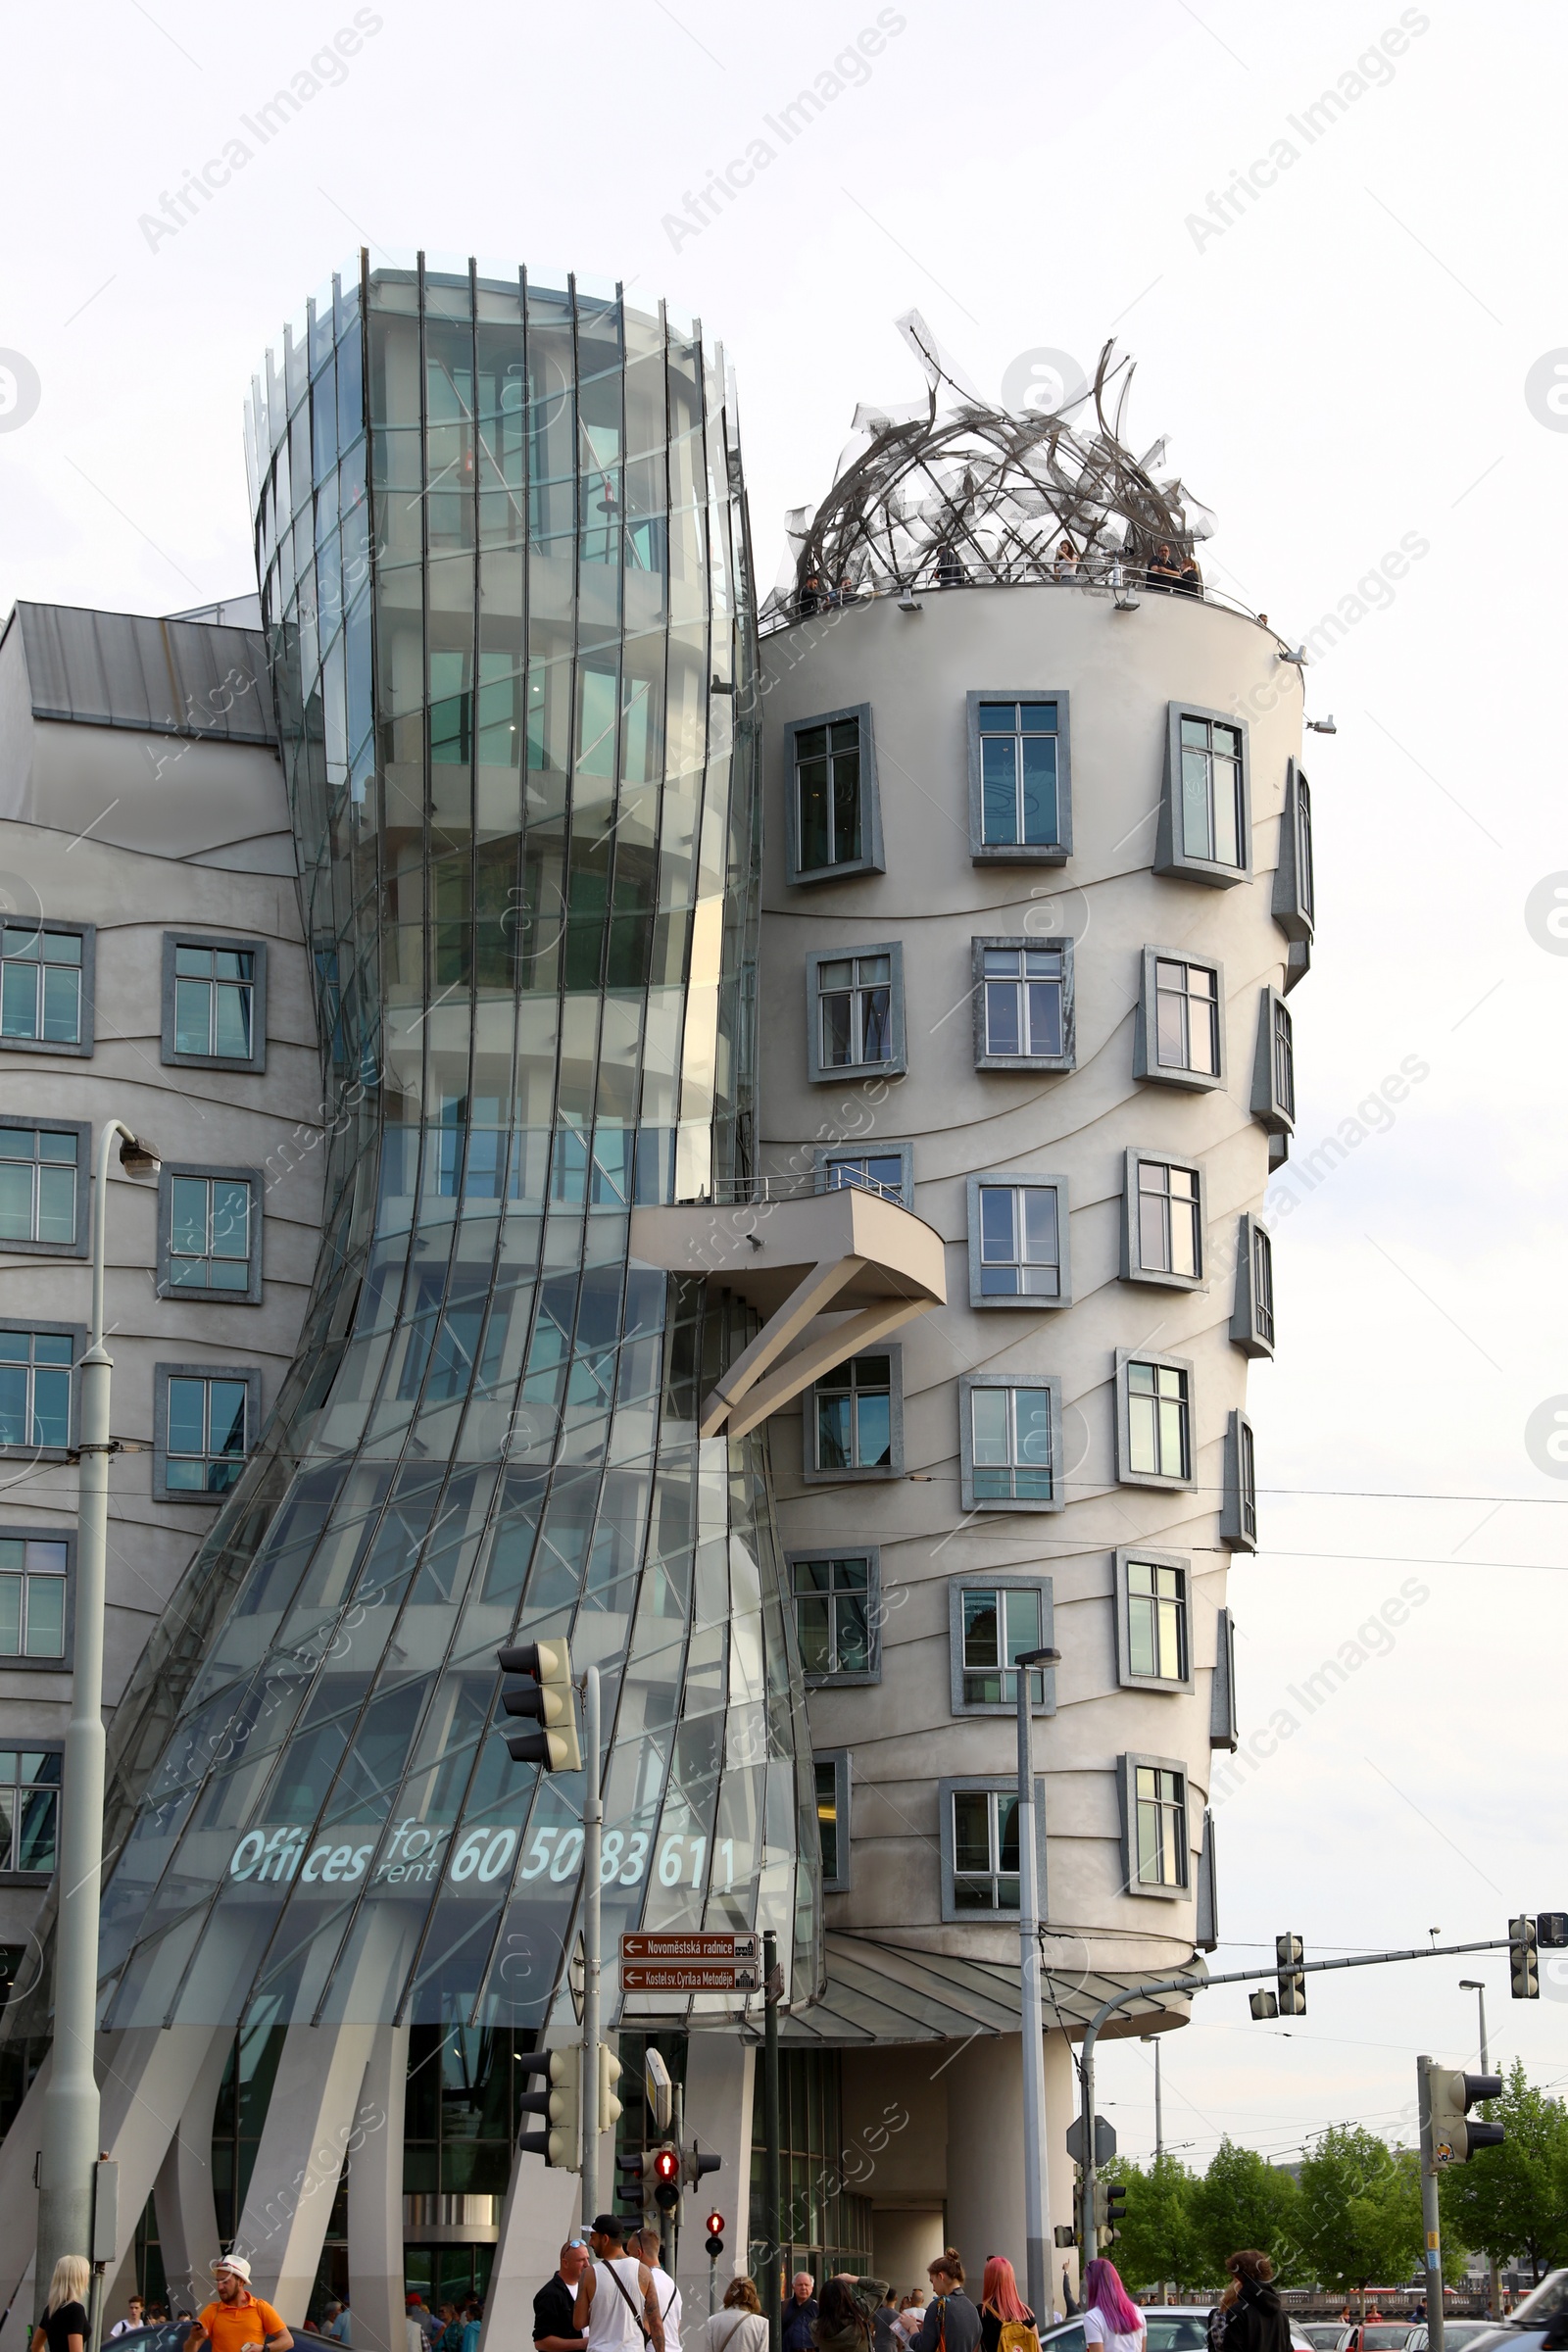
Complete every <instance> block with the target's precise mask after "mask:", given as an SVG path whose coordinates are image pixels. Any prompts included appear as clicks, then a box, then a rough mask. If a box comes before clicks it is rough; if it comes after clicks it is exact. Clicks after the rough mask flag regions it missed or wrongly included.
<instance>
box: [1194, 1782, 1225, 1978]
mask: <svg viewBox="0 0 1568 2352" xmlns="http://www.w3.org/2000/svg"><path fill="white" fill-rule="evenodd" d="M1196 1893H1197V1902H1198V1914H1197V1917H1196V1919H1195V1920H1194V1922H1193V1941H1194V1943H1196V1944H1197V1946H1198V1948H1199V1950H1200V1951H1201V1952H1212V1951H1216V1950H1217V1949H1218V1947H1219V1877H1218V1873H1217V1872H1216V1870H1215V1867H1214V1816H1213V1814H1212V1813H1211V1812H1210V1811H1209V1809H1208V1807H1207V1806H1206V1805H1205V1806H1204V1807H1203V1836H1202V1841H1201V1844H1200V1846H1199V1849H1198V1877H1197V1887H1196Z"/></svg>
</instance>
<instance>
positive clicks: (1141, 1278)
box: [1121, 1144, 1208, 1291]
mask: <svg viewBox="0 0 1568 2352" xmlns="http://www.w3.org/2000/svg"><path fill="white" fill-rule="evenodd" d="M1146 1161H1147V1162H1148V1164H1149V1165H1150V1166H1151V1167H1158V1168H1179V1169H1180V1170H1181V1171H1182V1173H1183V1174H1184V1175H1187V1176H1196V1177H1197V1179H1198V1272H1197V1273H1196V1274H1162V1273H1160V1272H1158V1271H1157V1270H1155V1271H1151V1269H1150V1268H1149V1267H1147V1266H1144V1265H1141V1264H1140V1263H1139V1255H1138V1253H1139V1246H1140V1245H1139V1239H1138V1235H1139V1220H1138V1215H1137V1205H1136V1204H1137V1202H1138V1201H1139V1199H1140V1197H1141V1196H1140V1193H1139V1185H1138V1171H1139V1169H1140V1168H1141V1167H1142V1166H1143V1165H1144V1164H1145V1162H1146ZM1121 1278H1122V1281H1123V1282H1141V1283H1147V1284H1149V1285H1150V1286H1151V1287H1152V1289H1154V1290H1159V1291H1201V1290H1202V1289H1203V1287H1204V1285H1205V1284H1206V1283H1207V1281H1208V1187H1207V1183H1206V1181H1205V1177H1204V1170H1203V1163H1202V1161H1201V1160H1199V1159H1188V1158H1186V1157H1185V1156H1184V1155H1183V1154H1182V1153H1181V1152H1154V1151H1148V1150H1145V1149H1144V1148H1143V1147H1142V1146H1140V1145H1138V1144H1129V1145H1128V1147H1127V1150H1126V1152H1125V1153H1124V1154H1123V1159H1122V1192H1121Z"/></svg>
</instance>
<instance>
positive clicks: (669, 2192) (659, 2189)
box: [654, 2143, 680, 2213]
mask: <svg viewBox="0 0 1568 2352" xmlns="http://www.w3.org/2000/svg"><path fill="white" fill-rule="evenodd" d="M654 2203H655V2204H656V2205H657V2206H658V2208H659V2210H660V2212H661V2213H678V2212H679V2211H680V2150H679V2149H678V2148H672V2147H670V2146H668V2144H667V2143H666V2145H665V2146H663V2147H662V2148H656V2149H655V2150H654Z"/></svg>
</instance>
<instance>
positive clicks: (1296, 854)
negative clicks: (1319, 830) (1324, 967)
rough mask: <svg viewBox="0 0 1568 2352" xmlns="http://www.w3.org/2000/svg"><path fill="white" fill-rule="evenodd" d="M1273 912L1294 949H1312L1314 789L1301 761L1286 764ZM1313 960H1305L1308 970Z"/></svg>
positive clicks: (1314, 874)
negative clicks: (1308, 965)
mask: <svg viewBox="0 0 1568 2352" xmlns="http://www.w3.org/2000/svg"><path fill="white" fill-rule="evenodd" d="M1270 912H1271V913H1272V914H1273V917H1274V920H1275V921H1276V922H1277V923H1278V925H1279V927H1280V929H1281V930H1282V931H1283V932H1284V934H1285V936H1286V938H1287V939H1288V940H1290V941H1291V942H1292V944H1293V945H1295V946H1300V947H1303V948H1310V946H1311V944H1312V936H1313V933H1314V931H1315V930H1316V928H1317V876H1316V873H1315V872H1314V870H1313V863H1312V787H1311V785H1310V784H1309V783H1308V782H1307V780H1306V776H1305V774H1304V772H1303V770H1302V768H1301V766H1300V764H1299V761H1298V760H1286V762H1285V806H1284V808H1283V809H1281V811H1280V848H1279V862H1278V864H1277V865H1276V866H1275V868H1274V895H1273V899H1272V902H1271V906H1270ZM1309 960H1310V958H1306V959H1305V960H1303V962H1302V965H1301V969H1302V971H1304V970H1305V969H1306V964H1307V962H1308V961H1309Z"/></svg>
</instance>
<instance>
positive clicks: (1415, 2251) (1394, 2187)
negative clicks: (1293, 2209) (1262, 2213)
mask: <svg viewBox="0 0 1568 2352" xmlns="http://www.w3.org/2000/svg"><path fill="white" fill-rule="evenodd" d="M1299 2216H1300V2223H1299V2227H1300V2242H1301V2251H1302V2254H1303V2256H1304V2259H1305V2261H1306V2264H1307V2266H1308V2267H1309V2269H1310V2270H1311V2272H1312V2274H1313V2276H1314V2277H1315V2278H1317V2279H1319V2280H1320V2281H1321V2283H1322V2284H1323V2285H1324V2286H1328V2287H1333V2288H1334V2289H1336V2290H1337V2291H1339V2292H1341V2293H1344V2292H1348V2290H1349V2289H1350V2288H1352V2287H1363V2286H1368V2285H1371V2284H1373V2283H1374V2282H1375V2283H1376V2284H1378V2285H1380V2286H1386V2285H1389V2284H1390V2283H1392V2282H1395V2281H1397V2280H1399V2279H1403V2278H1409V2276H1410V2274H1411V2272H1412V2271H1413V2270H1414V2269H1415V2268H1416V2267H1417V2266H1418V2265H1419V2263H1420V2262H1421V2259H1422V2256H1423V2253H1424V2250H1425V2232H1424V2231H1423V2229H1422V2226H1421V2175H1420V2166H1419V2160H1418V2158H1417V2157H1416V2155H1415V2154H1414V2152H1413V2151H1412V2150H1411V2149H1409V2148H1391V2147H1389V2146H1388V2144H1387V2143H1386V2142H1385V2141H1384V2140H1381V2139H1379V2138H1377V2137H1376V2136H1375V2134H1374V2133H1372V2132H1370V2131H1363V2130H1362V2129H1361V2128H1360V2127H1359V2126H1358V2125H1341V2126H1336V2127H1335V2129H1333V2130H1332V2131H1325V2132H1324V2134H1323V2136H1322V2138H1321V2139H1320V2140H1319V2141H1318V2143H1317V2145H1316V2147H1315V2148H1314V2149H1313V2150H1312V2152H1311V2154H1310V2155H1309V2156H1307V2157H1305V2158H1304V2159H1303V2161H1302V2164H1301V2193H1300V2205H1299Z"/></svg>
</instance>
